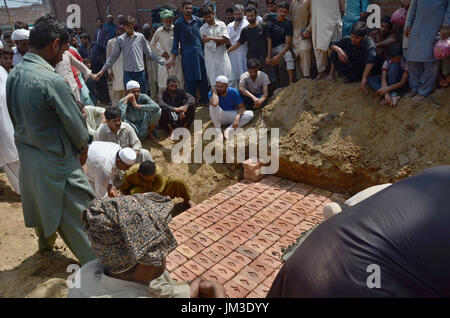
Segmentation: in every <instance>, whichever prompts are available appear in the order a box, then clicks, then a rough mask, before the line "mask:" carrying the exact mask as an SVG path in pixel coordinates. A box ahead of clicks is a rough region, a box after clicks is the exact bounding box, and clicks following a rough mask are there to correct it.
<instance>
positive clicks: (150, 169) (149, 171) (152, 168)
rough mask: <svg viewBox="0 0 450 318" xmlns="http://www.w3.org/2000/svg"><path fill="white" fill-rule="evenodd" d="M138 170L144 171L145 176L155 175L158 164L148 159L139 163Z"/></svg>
mask: <svg viewBox="0 0 450 318" xmlns="http://www.w3.org/2000/svg"><path fill="white" fill-rule="evenodd" d="M138 172H140V173H142V174H143V175H144V176H153V175H155V173H156V165H155V163H154V162H153V161H151V160H146V161H144V162H143V163H141V164H140V165H139V170H138Z"/></svg>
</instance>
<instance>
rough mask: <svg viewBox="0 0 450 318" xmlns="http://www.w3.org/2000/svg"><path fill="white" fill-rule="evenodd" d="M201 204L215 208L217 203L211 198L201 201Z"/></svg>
mask: <svg viewBox="0 0 450 318" xmlns="http://www.w3.org/2000/svg"><path fill="white" fill-rule="evenodd" d="M202 204H204V205H206V206H208V207H210V208H215V207H216V206H217V203H216V202H214V201H213V200H205V201H203V202H202Z"/></svg>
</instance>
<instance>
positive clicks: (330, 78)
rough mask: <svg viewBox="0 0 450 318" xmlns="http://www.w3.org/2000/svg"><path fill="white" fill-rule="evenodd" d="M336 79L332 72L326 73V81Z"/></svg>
mask: <svg viewBox="0 0 450 318" xmlns="http://www.w3.org/2000/svg"><path fill="white" fill-rule="evenodd" d="M335 79H336V76H335V75H334V74H328V76H327V78H326V80H327V81H334V80H335Z"/></svg>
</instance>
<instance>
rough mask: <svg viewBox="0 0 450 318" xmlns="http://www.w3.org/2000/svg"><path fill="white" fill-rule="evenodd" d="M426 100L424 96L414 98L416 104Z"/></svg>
mask: <svg viewBox="0 0 450 318" xmlns="http://www.w3.org/2000/svg"><path fill="white" fill-rule="evenodd" d="M424 99H425V96H422V95H416V96H414V97H413V99H412V100H413V101H414V102H421V101H423V100H424Z"/></svg>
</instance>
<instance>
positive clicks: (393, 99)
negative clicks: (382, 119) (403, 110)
mask: <svg viewBox="0 0 450 318" xmlns="http://www.w3.org/2000/svg"><path fill="white" fill-rule="evenodd" d="M399 100H400V96H394V97H392V105H391V106H395V105H397V103H398V101H399Z"/></svg>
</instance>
